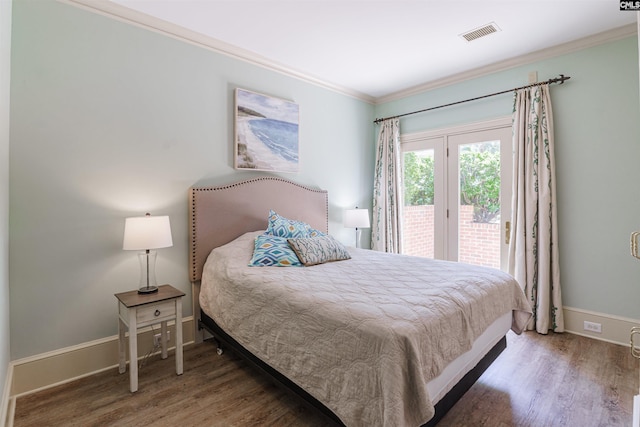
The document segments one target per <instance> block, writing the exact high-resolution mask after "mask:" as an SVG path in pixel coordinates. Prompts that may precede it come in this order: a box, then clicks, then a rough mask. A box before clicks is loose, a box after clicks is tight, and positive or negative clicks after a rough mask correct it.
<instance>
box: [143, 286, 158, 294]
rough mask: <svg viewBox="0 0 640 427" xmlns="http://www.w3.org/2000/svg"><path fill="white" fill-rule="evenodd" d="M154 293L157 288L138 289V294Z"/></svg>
mask: <svg viewBox="0 0 640 427" xmlns="http://www.w3.org/2000/svg"><path fill="white" fill-rule="evenodd" d="M154 292H158V287H157V286H145V287H144V288H140V289H138V293H139V294H152V293H154Z"/></svg>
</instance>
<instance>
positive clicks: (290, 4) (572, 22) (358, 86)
mask: <svg viewBox="0 0 640 427" xmlns="http://www.w3.org/2000/svg"><path fill="white" fill-rule="evenodd" d="M72 1H73V0H72ZM112 2H113V3H116V4H118V5H120V6H125V7H126V8H129V9H133V10H135V11H137V12H142V13H143V14H145V15H150V16H152V17H155V18H159V19H161V20H163V21H167V22H170V23H172V24H176V25H178V26H179V27H183V28H187V29H189V30H191V31H193V32H195V33H198V34H202V35H205V36H207V37H208V38H212V39H215V40H218V41H222V42H224V43H225V44H228V45H231V46H233V47H237V48H240V51H242V52H244V55H245V56H247V55H248V56H249V57H250V56H255V57H256V58H258V62H262V63H265V62H269V63H271V64H276V65H277V66H279V67H281V68H282V69H286V70H289V71H291V72H293V73H297V74H301V75H304V76H307V77H309V78H312V79H316V80H318V81H320V82H323V83H326V84H328V85H333V86H335V87H338V88H344V89H346V90H349V91H352V92H353V93H356V94H360V95H362V96H363V97H365V98H370V99H374V100H375V99H379V98H380V97H385V96H389V95H390V94H394V93H398V92H402V91H406V90H408V89H410V88H413V87H417V86H421V85H424V84H427V83H429V82H433V81H437V80H441V79H445V78H447V77H448V76H451V75H456V74H459V73H464V72H467V71H469V70H474V69H478V68H482V67H486V66H489V65H491V64H495V63H499V62H502V61H505V60H508V59H510V58H514V57H518V56H521V55H525V54H529V53H532V52H536V51H540V50H542V49H547V48H549V47H552V46H556V45H560V44H564V43H567V42H571V41H574V40H577V39H582V38H584V37H587V36H590V35H593V34H597V33H601V32H604V31H608V30H611V29H614V28H619V27H623V26H626V25H629V24H634V23H635V22H636V13H635V12H627V11H620V10H619V1H617V0H502V1H500V0H395V1H389V0H386V1H383V0H254V1H249V0H112ZM489 23H495V24H496V25H497V26H498V27H499V28H500V30H501V31H499V32H496V33H493V34H490V35H488V36H486V37H482V38H480V39H477V40H475V41H472V42H467V41H466V40H464V39H463V38H462V37H460V34H462V33H466V32H468V31H470V30H474V29H477V28H478V27H482V26H484V25H486V24H489ZM561 71H562V70H559V72H561Z"/></svg>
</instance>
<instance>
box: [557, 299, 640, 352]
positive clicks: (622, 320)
mask: <svg viewBox="0 0 640 427" xmlns="http://www.w3.org/2000/svg"><path fill="white" fill-rule="evenodd" d="M563 313H564V329H565V331H566V332H569V333H571V334H575V335H581V336H584V337H589V338H594V339H597V340H601V341H606V342H610V343H613V344H619V345H623V346H626V347H629V345H630V344H629V342H630V334H631V328H633V327H634V326H640V320H637V319H630V318H626V317H620V316H614V315H611V314H604V313H597V312H595V311H589V310H582V309H579V308H573V307H564V310H563ZM585 321H588V322H593V323H599V324H600V325H602V332H601V333H597V332H591V331H585V330H584V322H585Z"/></svg>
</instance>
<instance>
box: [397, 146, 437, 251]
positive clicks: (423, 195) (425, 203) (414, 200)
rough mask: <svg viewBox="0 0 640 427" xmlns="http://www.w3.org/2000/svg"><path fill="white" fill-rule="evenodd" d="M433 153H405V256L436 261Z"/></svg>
mask: <svg viewBox="0 0 640 427" xmlns="http://www.w3.org/2000/svg"><path fill="white" fill-rule="evenodd" d="M434 154H435V153H434V150H432V149H430V150H420V151H410V152H406V153H404V212H403V218H402V220H403V223H402V226H403V228H402V253H403V254H406V255H414V256H421V257H427V258H433V257H434V206H433V198H434V186H433V182H434Z"/></svg>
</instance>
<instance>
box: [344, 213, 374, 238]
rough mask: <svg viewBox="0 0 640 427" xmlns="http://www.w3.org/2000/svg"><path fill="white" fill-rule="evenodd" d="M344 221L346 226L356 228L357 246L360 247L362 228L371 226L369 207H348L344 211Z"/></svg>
mask: <svg viewBox="0 0 640 427" xmlns="http://www.w3.org/2000/svg"><path fill="white" fill-rule="evenodd" d="M342 222H343V224H344V226H345V228H355V229H356V248H359V247H360V234H362V230H361V229H362V228H369V227H370V225H369V209H358V208H357V207H356V208H355V209H347V210H346V211H344V217H343V218H342Z"/></svg>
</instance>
